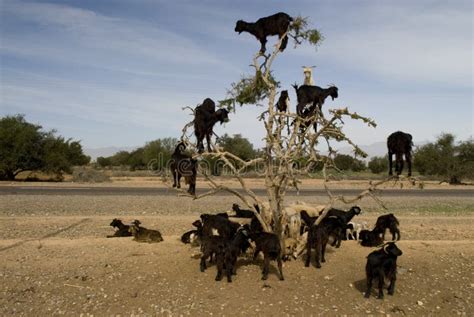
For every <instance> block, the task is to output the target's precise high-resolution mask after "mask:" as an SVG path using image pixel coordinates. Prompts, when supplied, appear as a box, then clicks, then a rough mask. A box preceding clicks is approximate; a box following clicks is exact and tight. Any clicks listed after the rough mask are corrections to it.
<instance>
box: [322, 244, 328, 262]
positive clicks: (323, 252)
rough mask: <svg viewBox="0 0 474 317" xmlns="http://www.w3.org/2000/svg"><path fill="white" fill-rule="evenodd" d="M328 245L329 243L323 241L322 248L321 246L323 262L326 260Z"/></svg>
mask: <svg viewBox="0 0 474 317" xmlns="http://www.w3.org/2000/svg"><path fill="white" fill-rule="evenodd" d="M326 246H327V243H323V245H322V248H321V262H323V263H324V262H326Z"/></svg>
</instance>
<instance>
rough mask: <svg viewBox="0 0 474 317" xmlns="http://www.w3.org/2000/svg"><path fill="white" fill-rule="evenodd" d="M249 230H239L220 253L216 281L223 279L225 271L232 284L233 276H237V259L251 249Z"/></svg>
mask: <svg viewBox="0 0 474 317" xmlns="http://www.w3.org/2000/svg"><path fill="white" fill-rule="evenodd" d="M247 230H248V229H245V228H239V230H238V231H237V233H236V234H235V236H234V238H233V239H232V240H230V241H229V242H228V243H227V245H226V247H225V249H224V251H223V252H220V253H218V254H217V256H216V261H217V276H216V281H220V280H221V279H222V273H223V271H224V269H225V271H226V276H227V282H229V283H231V282H232V275H236V274H237V258H238V257H239V255H240V254H242V253H245V252H246V251H247V249H248V248H249V247H250V243H249V242H248V239H249V234H248V231H247Z"/></svg>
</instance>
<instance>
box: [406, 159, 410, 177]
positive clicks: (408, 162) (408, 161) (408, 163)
mask: <svg viewBox="0 0 474 317" xmlns="http://www.w3.org/2000/svg"><path fill="white" fill-rule="evenodd" d="M405 159H406V160H407V165H408V177H410V176H411V153H408V154H405Z"/></svg>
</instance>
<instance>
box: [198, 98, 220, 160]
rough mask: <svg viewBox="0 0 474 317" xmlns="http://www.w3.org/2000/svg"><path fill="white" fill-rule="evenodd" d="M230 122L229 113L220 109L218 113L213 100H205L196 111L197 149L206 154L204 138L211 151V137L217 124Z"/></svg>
mask: <svg viewBox="0 0 474 317" xmlns="http://www.w3.org/2000/svg"><path fill="white" fill-rule="evenodd" d="M227 121H229V111H227V110H226V109H219V110H217V111H216V104H215V103H214V101H213V100H212V99H211V98H206V99H204V101H203V103H202V104H201V105H199V106H197V107H196V109H195V111H194V134H195V135H196V138H197V148H198V151H199V153H202V152H204V144H203V143H204V138H206V141H207V150H208V152H212V151H211V136H212V134H213V133H214V132H213V128H214V125H215V124H216V123H217V122H220V123H221V124H222V123H224V122H227Z"/></svg>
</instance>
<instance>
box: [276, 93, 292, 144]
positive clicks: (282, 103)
mask: <svg viewBox="0 0 474 317" xmlns="http://www.w3.org/2000/svg"><path fill="white" fill-rule="evenodd" d="M275 106H276V108H277V110H278V111H279V112H284V113H286V112H287V111H288V108H289V106H290V97H289V96H288V90H282V91H281V93H280V98H278V101H277V103H276V105H275ZM283 119H284V117H280V122H281V123H280V124H283V123H284V121H283ZM286 128H287V131H288V135H289V134H290V118H289V117H286Z"/></svg>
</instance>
